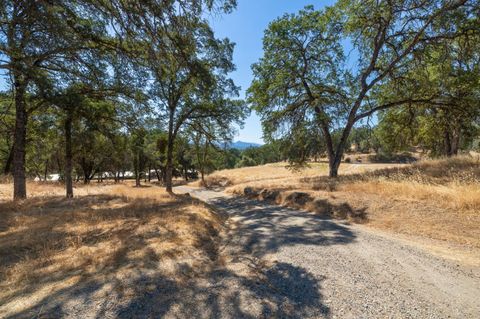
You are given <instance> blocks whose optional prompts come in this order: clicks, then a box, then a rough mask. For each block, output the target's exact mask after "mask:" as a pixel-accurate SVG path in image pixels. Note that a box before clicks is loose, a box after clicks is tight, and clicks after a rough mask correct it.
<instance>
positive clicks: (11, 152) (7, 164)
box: [3, 146, 14, 175]
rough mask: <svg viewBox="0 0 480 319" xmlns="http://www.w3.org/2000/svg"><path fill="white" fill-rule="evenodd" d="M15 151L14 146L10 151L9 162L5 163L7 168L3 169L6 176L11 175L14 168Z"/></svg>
mask: <svg viewBox="0 0 480 319" xmlns="http://www.w3.org/2000/svg"><path fill="white" fill-rule="evenodd" d="M13 149H14V147H13V146H12V147H11V148H10V151H9V152H8V157H7V161H6V162H5V166H4V168H3V174H5V175H7V174H9V173H11V167H12V162H13Z"/></svg>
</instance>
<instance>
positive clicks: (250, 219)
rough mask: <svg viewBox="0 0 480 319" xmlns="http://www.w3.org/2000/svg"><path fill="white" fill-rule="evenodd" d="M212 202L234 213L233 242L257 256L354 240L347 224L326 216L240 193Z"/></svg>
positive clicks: (342, 243)
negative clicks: (244, 196) (284, 249)
mask: <svg viewBox="0 0 480 319" xmlns="http://www.w3.org/2000/svg"><path fill="white" fill-rule="evenodd" d="M212 203H213V204H214V205H215V206H217V207H220V208H222V209H224V210H226V211H228V212H229V213H230V214H231V215H233V216H234V217H233V219H234V220H235V221H236V222H237V226H238V229H236V230H235V232H234V233H233V234H232V237H236V240H237V241H238V242H237V243H236V245H238V246H239V247H243V251H244V252H246V253H251V254H253V255H254V256H255V257H258V258H261V257H263V256H265V255H267V254H271V253H275V252H277V251H278V250H280V249H282V248H284V247H288V246H295V245H314V246H327V245H344V244H348V243H351V242H352V241H354V240H355V234H354V233H353V232H352V231H351V230H350V229H349V228H348V227H346V226H344V225H342V224H340V223H339V222H338V221H337V222H336V221H333V220H332V219H331V218H330V217H328V216H324V215H317V214H312V213H307V212H303V211H298V210H294V209H289V208H287V207H282V206H276V205H269V204H267V203H265V202H262V201H257V200H251V199H247V198H243V197H235V198H218V199H215V200H213V201H212Z"/></svg>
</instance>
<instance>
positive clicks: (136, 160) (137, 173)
mask: <svg viewBox="0 0 480 319" xmlns="http://www.w3.org/2000/svg"><path fill="white" fill-rule="evenodd" d="M135 152H137V153H136V154H135V156H134V158H133V170H134V173H135V187H140V186H141V184H140V170H139V165H140V164H139V162H140V160H139V156H138V151H137V150H136V151H135Z"/></svg>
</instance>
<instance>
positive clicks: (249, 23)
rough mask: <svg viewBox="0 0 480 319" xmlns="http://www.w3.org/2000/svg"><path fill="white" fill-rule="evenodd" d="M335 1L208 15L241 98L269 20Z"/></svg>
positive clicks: (262, 4) (260, 4)
mask: <svg viewBox="0 0 480 319" xmlns="http://www.w3.org/2000/svg"><path fill="white" fill-rule="evenodd" d="M334 3H335V0H319V1H313V0H310V1H307V0H238V6H237V9H236V10H235V11H234V12H232V13H231V14H228V15H225V14H224V15H214V16H211V17H210V21H211V24H212V27H213V29H214V30H215V33H216V36H217V37H221V38H224V37H228V38H230V40H231V41H233V42H235V43H236V46H235V52H234V62H235V64H236V66H237V70H236V71H235V72H234V73H232V75H231V76H232V78H233V79H234V80H235V83H236V84H237V85H239V86H241V88H242V91H241V97H242V98H243V97H244V96H245V90H246V89H247V88H248V87H249V86H250V82H251V81H252V77H253V76H252V70H251V65H252V64H253V63H255V62H257V61H258V60H259V59H260V58H261V57H262V53H263V50H262V38H263V32H264V30H265V29H266V28H267V26H268V24H269V22H271V21H272V20H274V19H275V18H277V17H280V16H282V15H283V14H284V13H295V12H298V11H299V10H300V9H302V8H304V7H305V6H306V5H313V6H314V7H315V8H316V9H321V8H323V7H325V6H327V5H332V4H334ZM5 86H6V83H5V78H4V76H0V89H4V88H5ZM235 139H236V140H241V141H245V142H253V143H263V139H262V126H261V123H260V119H259V117H258V116H257V115H256V114H255V113H252V114H251V115H250V117H249V118H248V119H247V120H246V122H245V126H244V128H243V129H240V130H239V135H238V136H237V137H236V138H235Z"/></svg>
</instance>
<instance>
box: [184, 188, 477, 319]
mask: <svg viewBox="0 0 480 319" xmlns="http://www.w3.org/2000/svg"><path fill="white" fill-rule="evenodd" d="M179 191H183V192H189V193H190V195H192V196H195V197H197V198H200V199H202V200H204V201H207V202H209V203H211V204H213V205H214V206H216V207H218V208H221V209H224V210H226V211H227V212H228V214H229V215H230V220H231V222H232V223H233V224H234V225H235V226H236V228H235V229H234V230H232V232H231V234H230V239H229V240H230V242H229V244H228V247H229V250H230V254H231V255H232V256H241V257H239V258H237V259H239V260H241V259H242V258H243V259H246V260H249V263H250V265H248V267H250V268H253V269H257V270H258V271H257V274H258V277H257V278H258V282H256V283H255V285H254V286H249V285H248V284H245V283H244V282H243V283H242V282H240V283H238V282H235V281H232V282H231V283H232V284H235V285H236V287H237V288H238V291H237V294H238V295H239V296H241V298H240V299H239V300H241V301H242V302H241V303H237V304H236V306H235V307H231V305H229V304H221V306H219V307H218V309H217V310H218V312H216V313H215V312H213V313H212V312H206V313H205V315H207V316H208V315H218V317H228V316H229V315H231V316H232V317H237V316H240V315H243V316H245V317H261V316H264V317H298V318H480V269H478V268H472V267H464V266H462V265H458V264H455V263H452V262H450V261H447V260H444V259H442V258H438V257H435V256H433V255H431V254H429V253H428V252H426V251H424V250H422V249H419V248H416V247H414V246H412V245H409V244H406V243H404V242H402V241H399V240H396V239H395V238H394V237H389V236H388V235H385V234H377V233H375V232H372V231H369V230H368V229H366V228H365V227H363V226H358V225H355V226H352V225H347V224H346V223H342V222H339V221H332V220H329V219H324V218H322V217H319V216H316V215H314V214H311V213H305V212H299V211H295V210H291V209H288V208H283V207H278V206H270V205H268V204H265V203H262V202H258V201H254V200H248V199H242V198H235V197H229V196H227V195H225V194H223V193H221V192H214V191H208V190H199V189H197V190H196V189H188V188H179ZM232 262H233V264H235V258H234V257H233V258H232ZM235 268H237V271H239V272H242V271H243V270H242V267H241V266H239V267H233V270H231V271H233V272H235ZM239 277H241V276H239ZM228 291H229V289H226V288H225V290H224V292H225V294H226V295H228ZM218 293H219V294H221V293H222V291H219V292H218ZM224 298H225V300H223V301H224V302H229V300H228V298H227V297H224ZM232 309H235V310H237V311H238V312H237V314H235V313H229V312H231V311H232Z"/></svg>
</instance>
